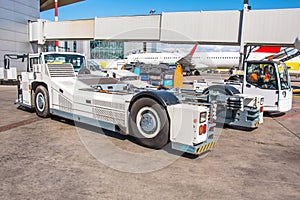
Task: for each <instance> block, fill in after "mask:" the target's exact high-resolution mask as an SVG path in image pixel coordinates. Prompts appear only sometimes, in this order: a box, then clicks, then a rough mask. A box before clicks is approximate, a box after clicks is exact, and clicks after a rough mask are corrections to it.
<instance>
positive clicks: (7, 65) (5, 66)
mask: <svg viewBox="0 0 300 200" xmlns="http://www.w3.org/2000/svg"><path fill="white" fill-rule="evenodd" d="M9 64H10V60H9V59H8V58H4V69H9Z"/></svg>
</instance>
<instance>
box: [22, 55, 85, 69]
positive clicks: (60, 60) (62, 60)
mask: <svg viewBox="0 0 300 200" xmlns="http://www.w3.org/2000/svg"><path fill="white" fill-rule="evenodd" d="M28 59H29V65H28V70H27V71H32V70H33V65H34V64H72V66H73V68H74V71H75V72H78V71H79V70H80V69H81V68H85V67H86V66H87V62H86V59H85V56H84V55H83V54H79V53H73V52H43V53H37V54H29V55H28Z"/></svg>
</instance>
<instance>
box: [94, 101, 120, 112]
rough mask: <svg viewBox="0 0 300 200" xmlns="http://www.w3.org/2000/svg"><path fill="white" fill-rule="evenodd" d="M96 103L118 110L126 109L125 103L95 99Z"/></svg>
mask: <svg viewBox="0 0 300 200" xmlns="http://www.w3.org/2000/svg"><path fill="white" fill-rule="evenodd" d="M95 105H97V106H105V107H108V108H114V109H118V110H125V104H122V103H116V102H107V101H101V100H95Z"/></svg>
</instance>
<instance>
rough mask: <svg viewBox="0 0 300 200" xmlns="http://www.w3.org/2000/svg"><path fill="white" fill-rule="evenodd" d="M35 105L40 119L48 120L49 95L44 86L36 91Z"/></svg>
mask: <svg viewBox="0 0 300 200" xmlns="http://www.w3.org/2000/svg"><path fill="white" fill-rule="evenodd" d="M34 103H35V112H36V114H37V115H38V116H39V117H43V118H47V117H49V116H50V108H49V94H48V91H47V89H46V88H45V87H44V86H42V85H40V86H38V87H37V88H36V89H35V94H34Z"/></svg>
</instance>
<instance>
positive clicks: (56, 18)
mask: <svg viewBox="0 0 300 200" xmlns="http://www.w3.org/2000/svg"><path fill="white" fill-rule="evenodd" d="M54 21H56V22H57V21H58V0H54ZM55 51H56V52H58V40H56V41H55Z"/></svg>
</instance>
